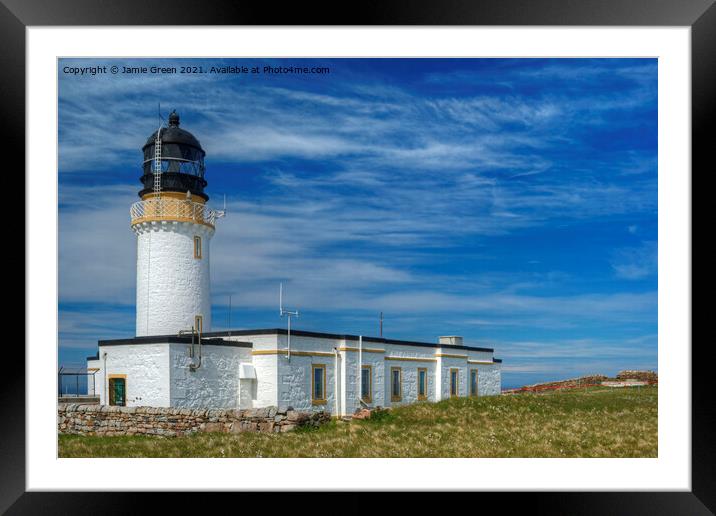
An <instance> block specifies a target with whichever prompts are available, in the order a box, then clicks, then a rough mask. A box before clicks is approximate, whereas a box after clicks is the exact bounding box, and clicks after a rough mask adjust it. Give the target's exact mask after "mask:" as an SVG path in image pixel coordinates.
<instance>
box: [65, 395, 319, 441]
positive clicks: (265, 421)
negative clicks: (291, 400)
mask: <svg viewBox="0 0 716 516" xmlns="http://www.w3.org/2000/svg"><path fill="white" fill-rule="evenodd" d="M330 419H331V415H330V414H329V413H328V412H300V411H296V410H290V409H289V410H282V411H280V410H278V409H277V408H276V407H265V408H258V409H246V410H238V409H208V410H207V409H188V408H185V409H178V408H162V407H114V406H107V405H81V404H71V403H68V404H60V405H58V409H57V429H58V431H59V433H61V434H84V435H108V436H109V435H161V436H168V437H169V436H171V437H173V436H179V435H187V434H191V433H194V432H222V433H240V432H268V433H272V432H274V433H275V432H290V431H291V430H294V429H296V428H299V427H307V426H320V425H322V424H323V423H325V422H327V421H330Z"/></svg>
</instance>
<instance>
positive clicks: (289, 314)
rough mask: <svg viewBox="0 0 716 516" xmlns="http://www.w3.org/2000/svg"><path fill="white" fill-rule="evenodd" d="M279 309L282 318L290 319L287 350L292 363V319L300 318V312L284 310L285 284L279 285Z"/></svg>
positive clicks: (287, 356)
mask: <svg viewBox="0 0 716 516" xmlns="http://www.w3.org/2000/svg"><path fill="white" fill-rule="evenodd" d="M278 308H279V314H280V315H281V317H283V316H284V315H285V316H286V317H287V319H288V333H287V335H288V339H287V340H288V346H287V350H286V358H288V361H289V362H290V361H291V317H298V310H293V311H291V310H284V309H283V283H279V287H278Z"/></svg>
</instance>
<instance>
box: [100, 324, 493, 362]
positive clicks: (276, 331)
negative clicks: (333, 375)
mask: <svg viewBox="0 0 716 516" xmlns="http://www.w3.org/2000/svg"><path fill="white" fill-rule="evenodd" d="M287 334H288V330H287V329H286V328H259V329H255V330H225V331H211V332H207V333H204V334H202V339H201V343H202V345H214V346H236V347H243V348H251V347H253V344H252V343H251V342H242V341H237V340H228V339H224V338H221V337H242V336H247V335H287ZM291 335H294V336H296V337H313V338H318V339H332V340H352V341H358V339H359V336H358V335H349V334H341V333H323V332H316V331H305V330H291ZM363 342H373V343H378V344H395V345H398V346H418V347H425V348H449V349H464V350H467V351H487V352H494V351H495V350H494V349H493V348H483V347H479V346H465V345H460V346H456V345H451V344H439V343H436V342H418V341H412V340H396V339H386V338H383V337H367V336H363ZM163 343H177V344H191V337H190V336H181V337H179V336H177V335H150V336H145V337H132V338H128V339H113V340H100V341H97V345H98V346H119V345H126V344H163ZM98 358H99V351H98V352H97V356H96V357H87V359H88V360H97V359H98ZM493 361H494V362H498V363H500V362H502V360H501V359H497V358H493Z"/></svg>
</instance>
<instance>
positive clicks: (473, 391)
mask: <svg viewBox="0 0 716 516" xmlns="http://www.w3.org/2000/svg"><path fill="white" fill-rule="evenodd" d="M470 396H477V369H471V370H470Z"/></svg>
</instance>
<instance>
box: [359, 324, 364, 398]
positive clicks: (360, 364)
mask: <svg viewBox="0 0 716 516" xmlns="http://www.w3.org/2000/svg"><path fill="white" fill-rule="evenodd" d="M362 404H363V335H359V336H358V406H359V407H360V406H361V405H362Z"/></svg>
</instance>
